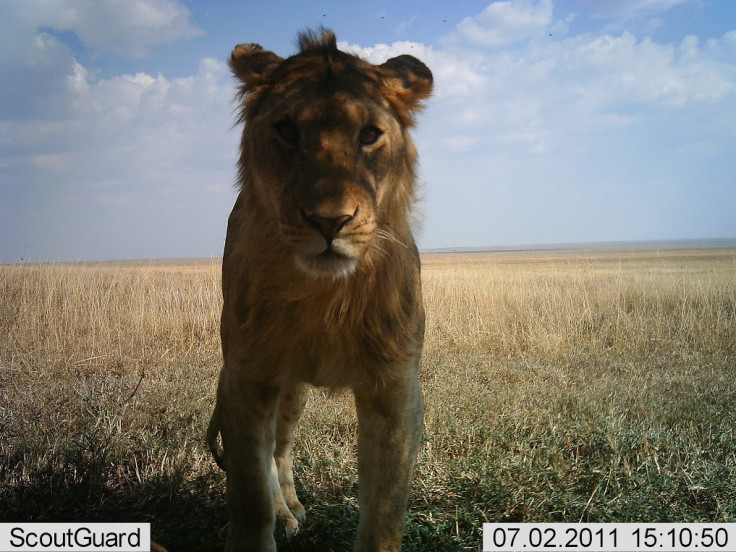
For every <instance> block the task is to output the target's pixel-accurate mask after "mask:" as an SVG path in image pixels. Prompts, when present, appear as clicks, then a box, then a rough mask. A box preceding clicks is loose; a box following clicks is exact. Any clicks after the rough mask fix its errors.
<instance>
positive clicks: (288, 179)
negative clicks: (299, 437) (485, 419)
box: [207, 30, 432, 552]
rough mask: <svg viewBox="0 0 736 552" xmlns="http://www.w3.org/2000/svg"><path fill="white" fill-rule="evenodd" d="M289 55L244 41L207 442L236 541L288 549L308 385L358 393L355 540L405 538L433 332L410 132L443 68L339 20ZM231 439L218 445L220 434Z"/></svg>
mask: <svg viewBox="0 0 736 552" xmlns="http://www.w3.org/2000/svg"><path fill="white" fill-rule="evenodd" d="M299 46H300V51H299V53H297V54H295V55H293V56H291V57H289V58H286V59H283V58H281V57H279V56H277V55H276V54H274V53H272V52H269V51H266V50H264V49H262V48H261V46H259V45H257V44H240V45H238V46H236V47H235V49H234V50H233V52H232V56H231V59H230V67H231V69H232V71H233V73H234V75H235V77H236V78H237V79H239V80H240V81H241V85H240V89H239V92H238V95H237V96H236V99H237V101H238V102H239V106H240V119H239V121H240V122H241V123H244V128H243V132H242V139H241V144H240V158H239V161H238V168H239V171H238V184H239V195H238V198H237V200H236V202H235V206H234V207H233V210H232V212H231V214H230V217H229V219H228V226H227V236H226V241H225V250H224V255H223V264H222V290H223V299H224V306H223V310H222V320H221V339H222V353H223V359H224V365H223V367H222V370H221V372H220V377H219V382H218V386H217V400H216V404H215V408H214V412H213V414H212V419H211V421H210V425H209V428H208V430H207V442H208V446H209V448H210V450H211V451H212V453H213V455H214V457H215V459H216V461H217V463H218V464H219V465H220V466H221V467H222V468H223V469H224V470H225V472H226V482H227V483H226V488H227V501H228V510H229V519H230V523H229V531H228V536H227V542H226V546H225V549H226V550H227V551H234V550H238V551H246V550H247V551H264V552H265V551H274V550H276V541H275V539H274V530H275V519H276V518H277V517H278V519H280V520H281V521H282V522H283V523H284V524H285V529H286V533H287V535H288V536H290V537H291V536H293V535H294V534H296V533H297V532H298V530H299V524H300V523H302V522H304V520H305V510H304V507H303V506H302V504H301V502H300V501H299V499H298V497H297V494H296V491H295V489H294V477H293V473H292V464H293V460H292V441H293V437H294V428H295V425H296V423H297V422H298V420H299V417H300V416H301V414H302V411H303V410H304V407H305V403H306V398H307V395H306V394H307V392H308V388H309V386H310V385H311V386H319V387H324V388H328V389H331V390H342V389H349V390H351V391H352V393H353V394H354V397H355V403H356V409H357V415H358V424H359V436H358V477H359V489H358V495H359V508H360V517H359V523H358V530H357V537H356V540H355V547H354V549H355V550H357V551H362V552H367V551H374V550H375V551H378V550H381V551H387V550H399V549H400V547H401V539H402V535H403V532H404V526H405V510H406V507H407V501H408V496H409V487H410V482H411V478H412V474H413V470H414V464H415V462H416V458H417V454H418V451H419V448H420V441H421V434H422V430H423V410H424V406H423V398H422V393H421V390H420V387H419V378H418V370H419V363H420V357H421V352H422V346H423V341H424V308H423V303H422V291H421V282H420V262H419V253H418V250H417V247H416V245H415V242H414V238H413V236H412V229H411V217H410V214H411V209H412V206H413V204H414V203H415V195H416V177H415V166H416V159H417V154H416V150H415V147H414V145H413V142H412V140H411V138H410V136H409V133H408V131H409V129H410V128H411V127H412V126H413V125H414V122H415V115H416V113H417V112H418V110H419V109H420V108H421V106H422V100H424V99H425V98H427V97H428V96H429V95H430V93H431V90H432V73H431V72H430V70H429V69H428V68H427V67H426V66H425V65H424V64H423V63H422V62H421V61H419V60H418V59H416V58H414V57H412V56H409V55H402V56H398V57H394V58H393V59H390V60H388V61H386V62H385V63H383V64H382V65H373V64H371V63H368V62H367V61H364V60H363V59H361V58H359V57H357V56H354V55H351V54H349V53H346V52H343V51H340V50H339V49H338V47H337V43H336V39H335V35H334V34H333V33H332V32H331V31H328V30H321V31H319V32H306V33H302V34H300V35H299ZM218 435H219V436H220V438H221V440H222V447H220V445H219V443H218Z"/></svg>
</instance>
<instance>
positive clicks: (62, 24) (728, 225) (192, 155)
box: [0, 0, 736, 263]
mask: <svg viewBox="0 0 736 552" xmlns="http://www.w3.org/2000/svg"><path fill="white" fill-rule="evenodd" d="M319 25H323V26H325V27H327V28H331V29H333V30H334V31H335V33H336V34H337V38H338V44H339V46H340V48H341V49H344V50H349V51H351V52H353V53H356V54H358V55H360V56H362V57H364V58H366V59H368V60H369V61H371V62H374V63H382V62H383V61H385V60H386V59H388V58H390V57H393V56H395V55H399V54H404V53H409V54H412V55H414V56H416V57H418V58H420V59H421V60H423V61H424V62H425V63H426V64H427V65H428V66H429V67H430V69H431V70H432V72H433V74H434V78H435V89H434V94H433V96H432V98H431V99H430V100H429V101H427V103H426V109H425V110H424V112H423V113H422V114H421V115H420V117H419V120H418V126H417V128H416V129H415V130H414V131H413V135H414V140H415V142H416V144H417V148H418V150H419V155H420V168H419V181H420V183H421V195H422V199H421V202H420V204H419V206H418V212H419V213H420V219H421V224H420V225H419V226H418V228H417V242H418V245H419V247H420V249H435V248H461V247H494V246H512V245H525V244H545V243H571V242H602V241H632V240H661V239H705V238H734V237H736V2H731V1H725V0H723V1H721V0H713V1H708V0H568V1H564V0H509V1H497V2H490V1H489V0H485V1H477V0H463V1H462V2H426V0H408V1H403V2H396V1H392V2H383V1H375V2H370V1H369V2H366V1H363V2H350V1H346V0H312V1H310V2H296V1H295V2H286V1H283V0H269V1H268V2H258V3H256V2H249V1H240V2H235V1H225V0H214V1H204V0H200V1H195V0H126V1H125V2H120V1H117V0H3V1H1V2H0V263H14V262H38V261H91V260H113V259H148V258H185V257H219V256H221V253H222V247H223V244H224V236H225V227H226V222H227V216H228V214H229V212H230V209H231V208H232V205H233V203H234V201H235V196H236V188H235V185H234V182H235V163H236V158H237V157H236V155H237V148H238V141H239V129H238V128H237V127H235V126H234V124H235V109H236V106H235V104H234V103H233V93H234V86H235V83H234V80H233V78H232V77H231V75H230V73H229V70H228V68H227V65H226V60H227V59H228V57H229V55H230V52H231V50H232V48H233V47H234V46H235V45H236V44H238V43H251V42H255V43H259V44H261V45H262V46H263V47H264V48H266V49H268V50H272V51H274V52H275V53H277V54H279V55H281V56H289V55H291V54H293V53H296V35H297V32H298V31H301V30H304V29H307V28H314V27H316V26H319Z"/></svg>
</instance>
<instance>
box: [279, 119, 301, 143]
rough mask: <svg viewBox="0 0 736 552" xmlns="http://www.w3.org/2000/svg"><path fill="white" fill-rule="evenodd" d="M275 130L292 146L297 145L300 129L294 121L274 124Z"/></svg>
mask: <svg viewBox="0 0 736 552" xmlns="http://www.w3.org/2000/svg"><path fill="white" fill-rule="evenodd" d="M274 130H276V133H277V134H278V135H279V136H280V137H281V139H282V140H283V141H284V142H286V143H287V144H289V145H290V146H296V145H297V144H298V143H299V129H298V128H296V125H294V124H293V123H290V122H289V121H281V122H279V123H276V124H275V125H274Z"/></svg>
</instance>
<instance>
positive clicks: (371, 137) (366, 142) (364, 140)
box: [358, 125, 383, 146]
mask: <svg viewBox="0 0 736 552" xmlns="http://www.w3.org/2000/svg"><path fill="white" fill-rule="evenodd" d="M382 134H383V131H382V130H381V129H379V128H377V127H375V126H373V125H368V126H365V127H363V128H362V129H361V130H360V134H359V135H358V140H360V145H361V146H370V145H373V144H375V143H376V142H378V139H379V138H380V137H381V135H382Z"/></svg>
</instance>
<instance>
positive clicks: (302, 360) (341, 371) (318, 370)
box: [237, 297, 380, 388]
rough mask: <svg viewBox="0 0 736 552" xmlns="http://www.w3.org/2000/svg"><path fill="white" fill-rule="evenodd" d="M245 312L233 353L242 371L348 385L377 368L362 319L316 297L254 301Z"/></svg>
mask: <svg viewBox="0 0 736 552" xmlns="http://www.w3.org/2000/svg"><path fill="white" fill-rule="evenodd" d="M248 311H249V313H248V316H247V319H246V320H244V321H243V324H241V325H240V328H239V331H238V335H237V342H238V349H239V350H240V353H241V355H242V356H243V357H244V360H245V361H246V362H245V363H244V369H246V370H249V371H252V372H253V375H258V376H259V377H260V378H263V379H264V380H272V381H274V382H278V383H285V382H307V383H311V384H313V385H317V386H325V387H332V388H338V387H349V386H353V385H356V384H358V383H362V382H363V381H365V380H366V379H367V378H369V377H370V375H371V374H372V373H375V371H376V370H378V369H379V367H378V366H379V364H380V363H377V362H375V361H374V360H373V359H374V356H375V355H374V354H373V353H372V348H373V341H374V340H372V339H370V338H369V336H372V335H375V329H369V328H368V326H369V318H370V317H369V316H367V315H361V313H355V312H345V311H341V310H340V309H339V308H336V307H335V305H334V304H330V303H329V302H325V301H319V297H317V298H311V299H310V300H307V299H305V300H300V301H267V302H263V303H255V304H251V305H250V308H249V309H248ZM239 356H240V355H239Z"/></svg>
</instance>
